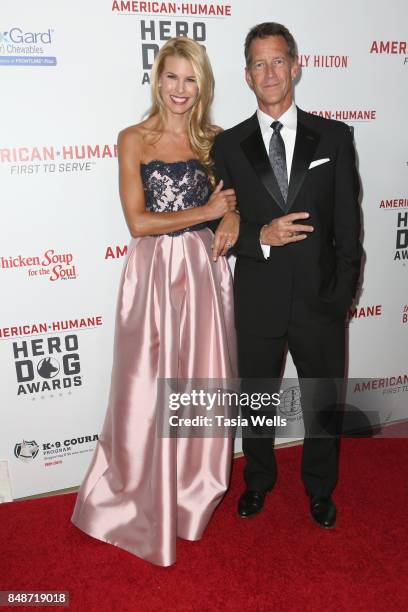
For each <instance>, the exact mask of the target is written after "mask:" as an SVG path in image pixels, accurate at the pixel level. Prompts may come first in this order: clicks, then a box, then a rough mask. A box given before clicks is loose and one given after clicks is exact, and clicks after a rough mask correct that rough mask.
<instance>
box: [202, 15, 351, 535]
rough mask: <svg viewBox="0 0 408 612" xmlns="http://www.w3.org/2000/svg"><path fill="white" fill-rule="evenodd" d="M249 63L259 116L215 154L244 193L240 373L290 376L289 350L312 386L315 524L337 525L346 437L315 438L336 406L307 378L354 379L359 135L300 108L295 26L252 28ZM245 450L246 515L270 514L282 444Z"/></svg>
mask: <svg viewBox="0 0 408 612" xmlns="http://www.w3.org/2000/svg"><path fill="white" fill-rule="evenodd" d="M245 59H246V69H245V74H246V81H247V83H248V85H249V87H250V88H251V89H252V91H253V92H254V94H255V96H256V99H257V103H258V110H257V111H256V113H255V114H254V115H253V116H252V117H250V118H249V119H247V120H246V121H244V122H243V123H240V124H239V125H236V126H235V127H233V128H231V129H229V130H226V131H225V132H222V133H221V134H220V135H219V136H218V137H217V138H216V141H215V144H214V149H213V153H212V155H213V159H214V162H215V174H216V178H217V180H220V179H223V181H224V186H225V187H226V188H230V187H233V188H234V189H235V191H236V195H237V202H238V208H239V211H240V215H241V223H240V233H239V237H238V240H237V242H236V244H235V247H234V248H235V252H236V254H237V262H236V267H235V311H236V327H237V334H238V357H239V367H240V376H241V377H242V378H243V379H244V380H246V381H248V380H249V381H251V380H252V381H253V380H254V379H263V380H265V379H269V380H271V379H279V377H280V376H281V370H282V365H283V360H284V353H285V349H286V346H288V348H289V350H290V352H291V355H292V358H293V361H294V364H295V366H296V369H297V373H298V377H299V380H300V385H301V391H302V408H303V416H304V421H305V440H304V446H303V455H302V467H301V474H302V480H303V484H304V486H305V489H306V492H307V494H308V495H309V496H310V511H311V517H312V519H313V520H314V521H315V522H316V523H317V524H318V525H319V526H321V527H325V528H330V527H333V526H334V524H335V521H336V508H335V505H334V502H333V500H332V497H331V495H332V492H333V489H334V487H335V485H336V480H337V459H338V437H337V435H336V432H335V431H334V432H333V430H331V431H330V427H329V433H326V434H325V435H323V436H322V435H320V436H314V435H313V431H314V430H313V427H312V425H311V423H312V422H316V418H317V421H319V417H320V416H321V415H322V414H323V412H324V410H325V409H326V408H327V406H325V405H324V404H325V402H324V401H323V400H322V398H320V400H322V401H319V399H318V400H317V401H316V396H315V397H314V401H313V402H312V400H311V399H310V395H311V394H310V393H309V394H308V387H307V384H306V382H307V380H310V379H312V378H314V379H319V380H321V381H329V382H330V380H335V379H336V380H338V379H342V378H343V377H344V369H345V323H344V322H345V316H346V313H347V310H348V308H349V306H350V305H351V302H352V300H353V296H354V294H355V291H356V286H357V281H358V276H359V269H360V259H361V253H362V248H361V245H360V242H359V235H360V214H359V205H358V195H359V179H358V175H357V171H356V167H355V152H354V147H353V141H352V135H351V133H350V130H349V128H348V127H347V126H346V125H345V124H344V123H341V122H338V121H331V120H327V119H322V118H320V117H316V116H313V115H310V114H308V113H305V112H304V111H302V110H300V109H299V108H297V107H296V106H295V104H294V101H293V82H294V81H295V79H296V77H297V76H298V74H299V70H300V67H299V62H298V56H297V50H296V43H295V41H294V39H293V36H292V35H291V34H290V32H289V31H288V30H287V29H286V28H285V27H284V26H282V25H280V24H277V23H263V24H260V25H257V26H255V27H254V28H252V29H251V30H250V32H249V34H248V36H247V38H246V41H245ZM220 235H221V237H222V232H221V233H220ZM219 239H220V238H216V240H219ZM305 381H306V382H305ZM329 386H330V385H329ZM248 388H249V387H248ZM252 388H253V389H254V388H256V387H254V386H252ZM329 396H330V393H329ZM305 404H307V405H305ZM309 411H310V413H309ZM319 411H320V412H319ZM306 413H308V414H306ZM326 416H327V415H326ZM329 420H330V419H329ZM323 429H324V428H323ZM325 431H327V429H325ZM243 451H244V454H245V458H246V466H245V471H244V477H245V483H246V490H245V492H244V493H243V495H242V496H241V498H240V500H239V504H238V512H239V515H240V516H241V517H243V518H246V517H249V516H253V515H254V514H256V513H257V512H259V511H260V510H262V507H263V504H264V498H265V495H266V493H267V492H268V491H270V490H271V489H272V487H273V485H274V484H275V480H276V464H275V457H274V453H273V444H272V441H271V438H270V437H267V436H265V435H263V434H262V435H261V437H259V436H255V437H254V436H251V435H249V434H248V433H247V434H244V438H243Z"/></svg>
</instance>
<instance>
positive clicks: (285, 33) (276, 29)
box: [245, 21, 297, 66]
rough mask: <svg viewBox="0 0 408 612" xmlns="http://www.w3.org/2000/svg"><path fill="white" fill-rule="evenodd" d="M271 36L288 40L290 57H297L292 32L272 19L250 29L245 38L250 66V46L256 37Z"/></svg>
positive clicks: (247, 59)
mask: <svg viewBox="0 0 408 612" xmlns="http://www.w3.org/2000/svg"><path fill="white" fill-rule="evenodd" d="M269 36H282V37H283V38H284V39H285V40H286V43H287V45H288V52H289V55H290V57H291V58H292V59H294V58H295V57H296V55H297V45H296V41H295V39H294V38H293V36H292V34H291V33H290V32H289V30H288V29H287V28H285V26H284V25H282V24H281V23H275V22H273V21H270V22H265V23H260V24H258V25H256V26H254V27H253V28H251V29H250V30H249V32H248V34H247V37H246V39H245V61H246V65H247V66H249V63H250V61H251V58H250V55H249V48H250V46H251V43H252V41H253V40H255V39H256V38H268V37H269Z"/></svg>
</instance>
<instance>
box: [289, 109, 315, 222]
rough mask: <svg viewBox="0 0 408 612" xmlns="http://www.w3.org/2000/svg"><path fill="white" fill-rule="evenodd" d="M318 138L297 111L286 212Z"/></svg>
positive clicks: (303, 178) (304, 176)
mask: <svg viewBox="0 0 408 612" xmlns="http://www.w3.org/2000/svg"><path fill="white" fill-rule="evenodd" d="M319 139H320V136H319V134H317V133H316V132H314V131H313V130H311V129H310V128H309V127H307V126H306V125H305V124H304V123H303V122H302V111H300V110H298V122H297V130H296V141H295V150H294V152H293V160H292V169H291V172H290V180H289V190H288V200H287V210H289V209H290V208H291V206H292V205H293V202H294V201H295V198H296V196H297V194H298V193H299V190H300V188H301V186H302V184H303V181H304V180H305V178H306V174H307V171H308V168H309V165H310V162H311V161H312V159H313V156H314V153H315V151H316V147H317V145H318V143H319Z"/></svg>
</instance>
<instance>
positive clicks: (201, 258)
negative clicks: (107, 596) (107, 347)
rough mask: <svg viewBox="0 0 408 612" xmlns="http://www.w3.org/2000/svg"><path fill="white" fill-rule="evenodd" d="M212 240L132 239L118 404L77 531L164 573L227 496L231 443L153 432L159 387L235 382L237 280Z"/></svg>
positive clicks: (119, 321) (119, 325)
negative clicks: (179, 541)
mask: <svg viewBox="0 0 408 612" xmlns="http://www.w3.org/2000/svg"><path fill="white" fill-rule="evenodd" d="M212 239H213V235H212V232H211V230H209V229H203V230H199V231H188V232H185V233H183V234H181V235H178V236H167V235H162V236H157V237H154V236H147V237H142V238H136V239H133V240H132V241H131V243H130V247H129V253H128V257H127V260H126V263H125V266H124V270H123V273H122V278H121V283H120V289H119V296H118V306H117V315H116V330H115V346H114V359H113V371H112V382H111V391H110V397H109V405H108V410H107V414H106V418H105V422H104V425H103V429H102V433H101V436H100V439H99V442H98V444H97V448H96V450H95V454H94V456H93V459H92V461H91V464H90V466H89V468H88V471H87V473H86V476H85V479H84V481H83V483H82V486H81V488H80V491H79V494H78V497H77V501H76V505H75V509H74V513H73V516H72V521H73V523H74V524H75V525H76V526H77V527H79V528H80V529H81V530H83V531H85V532H86V533H88V534H89V535H91V536H93V537H95V538H98V539H100V540H103V541H105V542H109V543H110V544H114V545H115V546H118V547H120V548H123V549H125V550H127V551H129V552H131V553H133V554H135V555H137V556H139V557H141V558H143V559H146V560H148V561H150V562H152V563H155V564H157V565H163V566H167V565H171V564H173V563H174V562H175V559H176V537H181V538H185V539H188V540H198V539H200V538H201V536H202V534H203V531H204V529H205V527H206V525H207V523H208V521H209V520H210V518H211V515H212V513H213V511H214V510H215V508H216V506H217V505H218V503H219V502H220V500H221V498H222V497H223V494H224V493H225V491H226V489H227V486H228V481H229V475H230V467H231V458H232V439H231V437H214V438H209V437H204V438H197V437H196V438H192V437H191V438H188V437H183V438H168V437H167V438H166V437H159V436H158V434H157V431H156V422H157V416H158V415H157V411H158V410H160V402H157V400H158V397H157V379H158V378H179V379H181V378H184V379H185V378H207V379H208V378H233V377H235V376H236V375H237V371H236V345H235V330H234V323H233V293H232V277H231V272H230V269H229V266H228V263H227V261H226V259H225V258H224V257H221V258H219V259H218V261H217V262H214V261H213V260H212V256H211V243H212Z"/></svg>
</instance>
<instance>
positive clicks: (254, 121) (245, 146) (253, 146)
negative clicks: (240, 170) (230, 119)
mask: <svg viewBox="0 0 408 612" xmlns="http://www.w3.org/2000/svg"><path fill="white" fill-rule="evenodd" d="M250 121H251V127H253V129H252V130H251V133H250V134H249V136H247V137H246V138H244V140H242V141H241V148H242V150H243V152H244V154H245V156H246V158H247V159H248V161H249V163H250V164H251V166H252V167H253V169H254V170H255V172H256V174H257V176H258V178H259V179H260V181H261V182H262V184H263V185H264V187H265V189H266V190H267V191H268V193H269V194H270V195H271V196H272V198H273V199H274V200H275V202H276V203H277V204H278V205H279V207H280V208H281V209H282V210H283V211H285V210H286V206H285V202H284V199H283V197H282V194H281V191H280V189H279V185H278V183H277V181H276V178H275V174H274V172H273V170H272V166H271V163H270V161H269V157H268V155H267V153H266V149H265V145H264V141H263V139H262V133H261V129H260V127H259V123H258V118H257V116H256V113H255V115H253V117H251V120H250Z"/></svg>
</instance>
